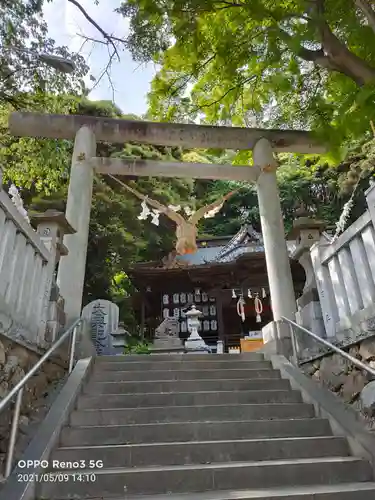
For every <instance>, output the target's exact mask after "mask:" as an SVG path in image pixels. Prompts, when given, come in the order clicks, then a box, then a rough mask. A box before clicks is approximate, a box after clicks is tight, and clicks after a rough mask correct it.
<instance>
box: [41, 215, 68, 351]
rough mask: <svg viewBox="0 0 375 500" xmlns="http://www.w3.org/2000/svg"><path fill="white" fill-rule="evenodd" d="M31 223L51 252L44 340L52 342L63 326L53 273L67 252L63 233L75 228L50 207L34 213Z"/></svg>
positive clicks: (59, 300)
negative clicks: (39, 212)
mask: <svg viewBox="0 0 375 500" xmlns="http://www.w3.org/2000/svg"><path fill="white" fill-rule="evenodd" d="M31 224H32V226H34V227H35V228H36V230H37V233H38V234H39V236H40V239H41V240H42V242H43V243H44V245H45V246H46V247H47V249H48V250H49V252H50V254H51V260H50V262H49V263H48V265H49V269H48V273H47V276H48V279H50V280H51V282H50V290H51V292H50V297H49V306H48V319H47V324H46V331H45V340H46V341H47V342H53V341H54V340H55V339H56V337H57V334H58V332H59V330H60V328H61V327H63V326H65V313H64V297H61V296H60V291H59V288H58V286H57V284H56V281H55V279H54V274H55V270H56V266H57V264H58V262H59V261H60V257H61V256H63V255H67V254H68V249H67V248H66V247H65V245H64V244H63V238H64V235H65V234H74V233H75V230H74V229H73V228H72V226H71V225H70V224H69V222H68V221H67V220H66V217H65V215H64V214H63V213H62V212H59V211H57V210H51V209H50V210H46V211H45V212H44V213H42V214H37V215H34V216H33V217H32V218H31Z"/></svg>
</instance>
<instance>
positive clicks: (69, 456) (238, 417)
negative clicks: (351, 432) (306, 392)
mask: <svg viewBox="0 0 375 500" xmlns="http://www.w3.org/2000/svg"><path fill="white" fill-rule="evenodd" d="M51 460H58V461H60V462H69V461H70V462H71V461H73V460H74V461H79V460H83V461H85V465H86V467H85V469H76V470H75V471H74V472H75V474H76V476H74V477H73V471H72V469H71V468H69V469H68V470H67V471H66V474H68V475H69V480H67V476H64V477H65V479H64V480H61V481H59V482H55V483H54V482H52V481H49V482H46V483H44V484H40V485H38V487H39V491H37V495H36V497H37V498H38V499H40V498H46V499H48V500H63V499H73V498H74V499H95V500H99V499H100V500H102V499H104V500H109V499H111V500H114V499H116V500H120V499H127V500H130V499H132V500H135V499H139V500H141V499H147V498H149V499H155V500H158V499H160V500H162V499H165V500H183V499H185V500H239V499H241V500H250V499H252V500H370V499H372V500H373V499H374V498H375V483H374V482H372V481H373V475H372V469H371V466H370V464H369V463H367V462H366V461H365V460H362V459H360V458H356V457H353V456H351V455H350V451H349V447H348V443H347V442H346V440H345V439H344V438H342V437H336V436H333V434H332V431H331V428H330V425H329V423H328V421H327V420H323V419H320V418H317V417H315V415H314V409H313V407H312V406H310V405H309V404H305V403H303V402H302V398H301V395H300V393H299V392H297V391H294V390H292V389H291V387H290V384H289V381H288V380H283V379H281V378H280V373H279V371H278V370H274V369H273V368H272V365H271V363H270V362H269V361H265V360H264V358H263V355H262V354H258V353H251V354H246V355H221V356H215V355H203V354H201V355H199V354H198V355H194V354H188V355H156V356H151V357H150V356H120V357H111V358H110V357H102V358H97V359H96V360H95V363H94V367H93V370H92V373H91V375H90V378H89V380H88V381H87V383H86V385H85V387H84V389H83V393H82V394H81V395H80V397H79V399H78V401H77V405H76V409H75V411H73V412H72V414H71V416H70V422H69V425H68V426H67V427H65V428H64V429H63V431H62V433H61V436H60V443H59V447H58V448H57V449H55V450H54V451H53V453H52V455H51V457H50V463H51ZM90 460H92V461H94V462H96V461H99V468H98V467H96V468H94V469H91V468H90V467H89V463H90ZM100 461H102V463H103V467H102V468H101V467H100ZM63 468H64V467H63V464H61V469H63ZM94 474H95V477H94Z"/></svg>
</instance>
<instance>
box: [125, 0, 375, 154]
mask: <svg viewBox="0 0 375 500" xmlns="http://www.w3.org/2000/svg"><path fill="white" fill-rule="evenodd" d="M119 12H120V13H122V14H123V15H124V16H126V17H129V18H130V35H129V37H128V38H127V44H128V46H129V47H130V49H131V51H132V54H133V57H134V58H135V59H136V60H139V61H148V60H151V59H153V60H154V61H156V62H157V63H159V64H160V65H161V70H160V71H159V73H158V75H157V76H156V78H155V79H154V81H153V85H152V92H151V95H150V103H151V109H152V111H153V113H154V115H155V116H158V117H163V118H164V119H165V120H171V119H173V117H174V116H175V115H176V114H178V113H179V112H180V103H181V100H182V99H185V101H184V106H185V109H186V107H187V106H186V93H190V95H191V102H190V111H189V112H190V113H196V112H197V110H199V112H200V113H201V116H202V117H203V118H204V119H205V120H206V121H207V122H209V123H214V122H216V123H226V122H228V121H230V122H231V123H233V124H234V125H240V126H246V125H247V126H249V124H250V123H251V124H253V123H254V122H256V123H257V124H258V125H262V126H278V127H297V128H310V129H313V130H317V131H318V132H319V133H320V134H321V136H322V137H324V139H326V138H327V137H328V139H330V140H331V142H332V143H333V145H338V144H341V143H342V142H343V139H344V138H347V139H350V138H352V137H359V136H361V135H363V134H365V133H366V131H368V130H369V121H370V120H371V119H372V118H373V114H374V97H375V85H374V84H375V43H374V42H375V33H374V31H375V22H374V21H375V11H374V9H373V7H372V5H371V2H369V1H368V0H310V1H306V0H283V1H281V0H277V1H273V2H271V1H269V0H251V1H250V0H248V1H247V0H127V1H124V2H123V3H122V6H121V7H120V9H119Z"/></svg>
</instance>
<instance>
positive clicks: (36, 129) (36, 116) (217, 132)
mask: <svg viewBox="0 0 375 500" xmlns="http://www.w3.org/2000/svg"><path fill="white" fill-rule="evenodd" d="M83 126H87V127H90V129H91V130H92V131H93V133H94V135H95V138H96V140H97V141H99V142H100V141H105V142H112V143H119V144H122V143H125V142H130V141H134V142H138V143H141V144H154V145H158V146H182V147H186V148H207V149H208V148H219V149H234V150H248V149H252V148H253V147H254V146H255V144H256V143H257V142H258V141H259V140H260V139H261V138H265V139H267V140H268V141H269V142H270V143H271V144H272V148H273V150H274V151H275V152H290V153H292V152H293V153H307V154H308V153H310V154H316V153H322V152H324V151H325V150H326V149H325V147H324V146H323V145H321V144H319V143H318V142H317V141H316V140H315V139H314V138H313V137H312V135H311V134H310V133H309V132H307V131H303V130H268V129H258V128H241V127H221V126H211V125H195V124H185V123H157V122H147V121H135V120H122V119H115V118H105V117H95V116H84V115H54V114H43V113H27V112H15V113H12V114H11V116H10V119H9V128H10V132H11V134H13V135H15V136H21V137H45V138H50V139H74V138H75V136H76V134H77V132H78V130H79V129H80V128H81V127H83Z"/></svg>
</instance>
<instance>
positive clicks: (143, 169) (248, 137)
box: [9, 112, 325, 350]
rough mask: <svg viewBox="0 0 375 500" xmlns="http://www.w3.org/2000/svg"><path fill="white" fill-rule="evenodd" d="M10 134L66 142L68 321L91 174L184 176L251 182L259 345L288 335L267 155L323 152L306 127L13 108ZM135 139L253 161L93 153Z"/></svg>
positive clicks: (285, 283)
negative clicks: (264, 298)
mask: <svg viewBox="0 0 375 500" xmlns="http://www.w3.org/2000/svg"><path fill="white" fill-rule="evenodd" d="M9 128H10V132H11V134H13V135H15V136H22V137H25V136H27V137H44V138H50V139H74V140H75V143H74V151H73V158H72V168H71V174H70V182H69V192H68V200H67V208H66V218H67V220H68V221H69V223H70V224H71V226H72V227H73V228H74V229H76V231H77V232H76V233H75V234H73V235H66V236H65V239H64V244H65V245H66V246H67V248H68V250H69V253H68V255H67V256H65V257H62V259H61V261H60V265H59V270H58V284H59V286H60V291H61V295H62V296H63V297H64V299H65V304H66V309H65V310H66V315H67V319H68V321H74V320H75V319H77V318H78V317H79V316H80V314H81V306H82V294H83V286H84V279H85V268H86V254H87V242H88V233H89V221H90V210H91V199H92V186H93V176H94V171H96V172H97V173H101V174H113V175H122V176H147V177H148V176H150V177H152V176H158V177H185V178H200V179H224V180H237V181H239V180H241V181H248V182H254V183H255V184H256V187H257V193H258V202H259V212H260V219H261V226H262V234H263V239H264V248H265V257H266V264H267V274H268V280H269V287H270V295H271V301H272V311H273V320H274V321H273V322H272V323H270V324H269V325H267V326H266V327H265V329H263V337H264V340H265V341H266V342H268V341H271V340H275V341H277V342H274V344H275V346H276V349H277V350H279V349H280V347H281V346H278V345H279V341H280V342H281V344H283V340H282V339H283V338H284V337H286V338H289V336H290V335H289V327H288V328H287V329H285V331H284V327H285V326H286V325H285V324H283V323H282V322H281V317H282V316H285V317H287V318H290V319H293V320H294V318H295V312H296V301H295V295H294V289H293V281H292V274H291V269H290V263H289V256H288V252H287V246H286V241H285V233H284V224H283V216H282V212H281V206H280V199H279V193H278V187H277V182H276V169H277V162H276V160H275V158H274V154H273V153H274V152H295V153H321V152H323V151H324V150H325V149H324V148H323V147H322V146H321V145H319V144H317V143H316V142H315V141H314V140H313V138H312V137H311V136H310V134H309V133H308V132H305V131H291V130H262V129H254V128H252V129H251V128H238V127H216V126H206V125H192V124H178V123H154V122H144V121H131V120H122V119H111V118H103V117H92V116H81V115H49V114H37V113H21V112H17V113H13V114H12V115H11V117H10V121H9ZM100 141H105V142H109V143H119V144H123V143H125V142H130V141H134V142H138V143H142V144H153V145H159V146H181V147H185V148H220V149H232V150H249V149H252V150H253V159H254V166H249V165H246V166H234V165H212V164H197V163H178V162H164V161H151V160H133V159H129V160H127V159H118V158H116V159H112V158H99V157H96V143H97V142H100Z"/></svg>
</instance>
